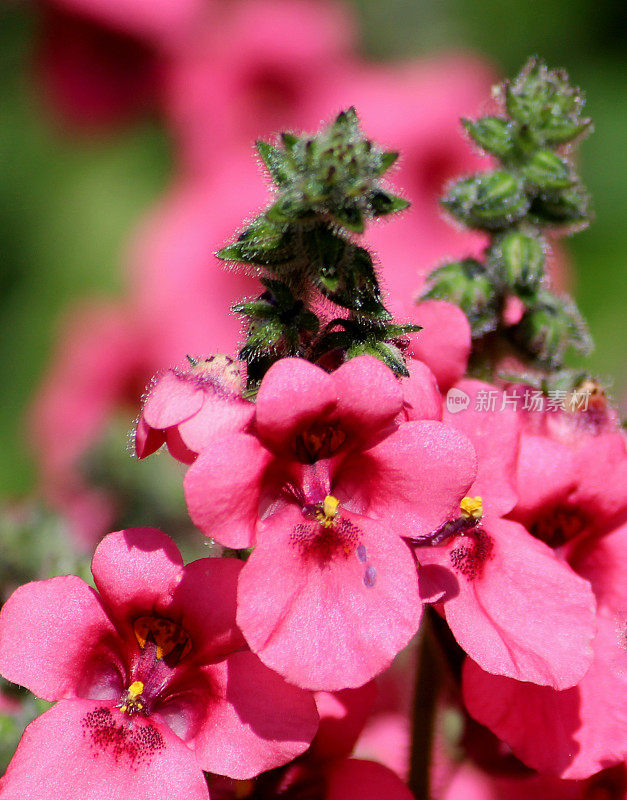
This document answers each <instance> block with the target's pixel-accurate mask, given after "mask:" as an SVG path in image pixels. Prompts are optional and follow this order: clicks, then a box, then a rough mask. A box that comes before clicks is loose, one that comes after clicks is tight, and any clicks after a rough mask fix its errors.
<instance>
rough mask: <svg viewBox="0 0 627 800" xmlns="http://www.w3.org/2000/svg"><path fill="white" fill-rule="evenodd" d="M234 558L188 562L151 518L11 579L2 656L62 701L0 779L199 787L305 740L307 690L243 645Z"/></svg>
mask: <svg viewBox="0 0 627 800" xmlns="http://www.w3.org/2000/svg"><path fill="white" fill-rule="evenodd" d="M240 568H241V565H240V564H239V563H237V562H236V561H234V560H229V559H201V560H199V561H194V562H192V563H191V564H188V565H187V566H183V562H182V559H181V556H180V554H179V552H178V550H177V548H176V546H175V545H174V543H173V542H172V540H171V539H170V538H169V537H168V536H166V535H165V534H163V533H161V532H160V531H158V530H155V529H154V528H134V529H130V530H127V531H120V532H118V533H114V534H111V535H109V536H107V537H106V538H105V539H104V540H103V541H102V543H101V544H100V546H99V547H98V549H97V550H96V553H95V555H94V560H93V564H92V570H93V574H94V580H95V583H96V586H97V587H98V590H99V592H100V594H97V593H96V592H95V591H94V590H92V589H91V588H90V587H88V586H87V585H86V584H85V583H83V581H81V580H80V579H79V578H77V577H75V576H73V575H69V576H66V577H62V578H52V579H51V580H47V581H39V582H35V583H29V584H26V585H25V586H22V587H20V588H19V589H17V591H16V592H15V593H14V594H13V595H12V596H11V597H10V598H9V600H8V601H7V603H6V604H5V606H4V607H3V609H2V613H1V614H0V669H1V670H2V673H3V675H4V676H5V677H6V678H8V679H9V680H11V681H13V682H15V683H20V684H22V685H24V686H27V687H28V688H30V689H31V690H32V691H33V692H35V693H36V694H37V695H39V696H40V697H43V698H45V699H47V700H58V701H59V702H58V703H57V704H56V705H55V706H54V707H53V708H51V709H50V710H49V711H47V712H46V713H45V714H43V715H42V716H41V717H39V718H38V719H36V720H35V721H34V722H33V723H32V724H31V725H30V726H29V727H28V728H27V730H26V732H25V734H24V737H23V738H22V741H21V743H20V745H19V746H18V749H17V751H16V753H15V756H14V758H13V761H12V762H11V765H10V766H9V769H8V771H7V773H6V775H5V777H4V778H3V779H2V781H1V782H0V793H1V794H2V797H3V799H4V798H6V800H17V799H18V798H19V799H20V800H22V799H23V798H24V797H29V796H32V795H33V794H36V795H37V796H38V797H41V798H42V799H43V798H50V800H52V798H57V797H59V796H60V795H62V796H63V797H68V798H81V800H104V799H105V798H107V799H108V798H113V797H116V798H118V797H119V798H121V797H129V796H133V797H137V798H145V799H146V800H149V798H150V799H152V798H153V797H154V793H155V786H159V787H161V788H162V789H163V790H165V791H166V793H167V794H168V795H169V796H181V797H188V796H193V797H198V798H200V797H203V798H208V792H207V788H206V784H205V780H204V777H203V775H202V771H201V770H209V771H215V772H220V773H223V774H228V775H231V776H234V777H237V778H249V777H252V776H254V775H256V774H258V773H259V772H261V771H263V770H267V769H271V768H273V767H276V766H278V765H280V764H283V763H286V762H287V761H289V760H291V759H292V758H294V757H295V756H297V755H299V754H300V753H302V752H303V751H304V750H305V749H306V748H307V746H308V744H309V742H310V741H311V739H312V737H313V735H314V733H315V730H316V727H317V723H318V718H317V713H316V709H315V705H314V702H313V698H312V697H311V696H310V695H309V694H308V693H306V692H303V691H302V690H300V689H297V688H296V687H293V686H289V685H288V684H286V683H285V682H284V681H283V680H282V679H281V678H279V676H278V675H276V674H274V673H272V672H271V671H270V670H268V669H267V668H266V667H264V666H263V665H262V664H261V663H260V662H259V660H258V659H257V657H256V656H255V655H253V654H252V653H250V652H249V651H248V650H247V649H246V647H245V646H244V642H243V639H242V636H241V633H240V632H239V630H238V629H237V627H236V625H235V591H236V584H237V576H238V573H239V571H240Z"/></svg>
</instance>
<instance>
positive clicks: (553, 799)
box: [442, 762, 627, 800]
mask: <svg viewBox="0 0 627 800" xmlns="http://www.w3.org/2000/svg"><path fill="white" fill-rule="evenodd" d="M626 792H627V771H626V769H625V766H624V765H620V766H618V767H613V768H609V769H606V770H603V771H602V772H599V773H597V774H596V775H593V776H592V777H590V778H588V779H587V780H581V781H574V780H561V779H560V778H556V777H555V776H553V775H538V774H537V773H534V772H530V771H529V770H524V769H523V768H522V767H519V770H518V773H517V774H507V773H499V772H497V771H496V770H495V771H494V772H493V773H491V772H485V771H483V770H480V769H479V768H477V767H475V766H474V765H472V764H470V763H467V762H466V763H463V764H462V765H461V766H460V767H459V768H458V770H457V772H456V774H455V776H454V777H453V779H452V780H451V782H450V784H449V785H448V787H447V789H446V792H445V793H444V794H443V796H442V800H501V798H507V800H529V798H531V797H533V798H535V800H625V796H626Z"/></svg>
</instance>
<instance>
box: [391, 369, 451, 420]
mask: <svg viewBox="0 0 627 800" xmlns="http://www.w3.org/2000/svg"><path fill="white" fill-rule="evenodd" d="M407 369H408V370H409V378H403V379H402V380H401V388H402V390H403V399H404V410H405V415H406V418H407V419H408V420H419V419H437V420H441V419H442V395H441V394H440V391H439V389H438V384H437V381H436V379H435V375H434V374H433V372H431V370H430V369H429V367H428V366H427V365H426V364H423V363H422V361H416V360H415V359H413V358H410V359H408V360H407Z"/></svg>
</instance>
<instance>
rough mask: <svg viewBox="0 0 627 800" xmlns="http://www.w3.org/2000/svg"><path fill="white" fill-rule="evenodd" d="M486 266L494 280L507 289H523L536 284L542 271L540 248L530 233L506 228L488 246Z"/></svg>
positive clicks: (542, 256) (542, 252) (542, 259)
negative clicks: (505, 231)
mask: <svg viewBox="0 0 627 800" xmlns="http://www.w3.org/2000/svg"><path fill="white" fill-rule="evenodd" d="M487 268H488V271H489V272H490V273H491V275H492V276H493V277H494V279H495V281H496V282H498V283H500V284H502V285H505V286H506V287H507V288H510V289H514V290H519V291H525V290H529V289H533V288H535V287H536V286H538V284H539V283H540V281H541V279H542V275H543V272H544V250H543V247H542V243H541V242H540V241H539V240H538V239H537V238H536V237H534V236H530V235H528V234H525V233H521V232H520V231H510V232H509V233H506V234H504V235H503V236H501V237H499V238H498V239H497V240H496V241H495V242H494V244H493V245H492V247H491V248H490V251H489V254H488V260H487Z"/></svg>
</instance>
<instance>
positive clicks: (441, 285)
mask: <svg viewBox="0 0 627 800" xmlns="http://www.w3.org/2000/svg"><path fill="white" fill-rule="evenodd" d="M428 283H429V289H428V291H427V292H426V293H425V294H423V296H422V299H424V300H447V301H448V302H449V303H453V304H454V305H456V306H459V307H460V308H461V309H462V311H463V312H464V313H465V314H466V316H467V317H468V320H469V322H470V327H471V329H472V334H473V337H475V338H477V337H479V336H483V334H485V333H487V332H488V331H491V330H494V328H496V325H497V321H498V320H497V314H496V304H497V295H496V291H495V288H494V286H493V285H492V281H491V280H490V277H489V275H488V274H487V272H486V270H485V267H484V266H483V264H480V263H479V262H478V261H475V260H474V259H472V258H465V259H464V260H463V261H452V262H450V263H448V264H444V265H443V266H441V267H438V269H436V270H435V271H434V272H432V273H431V275H430V276H429V278H428Z"/></svg>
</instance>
